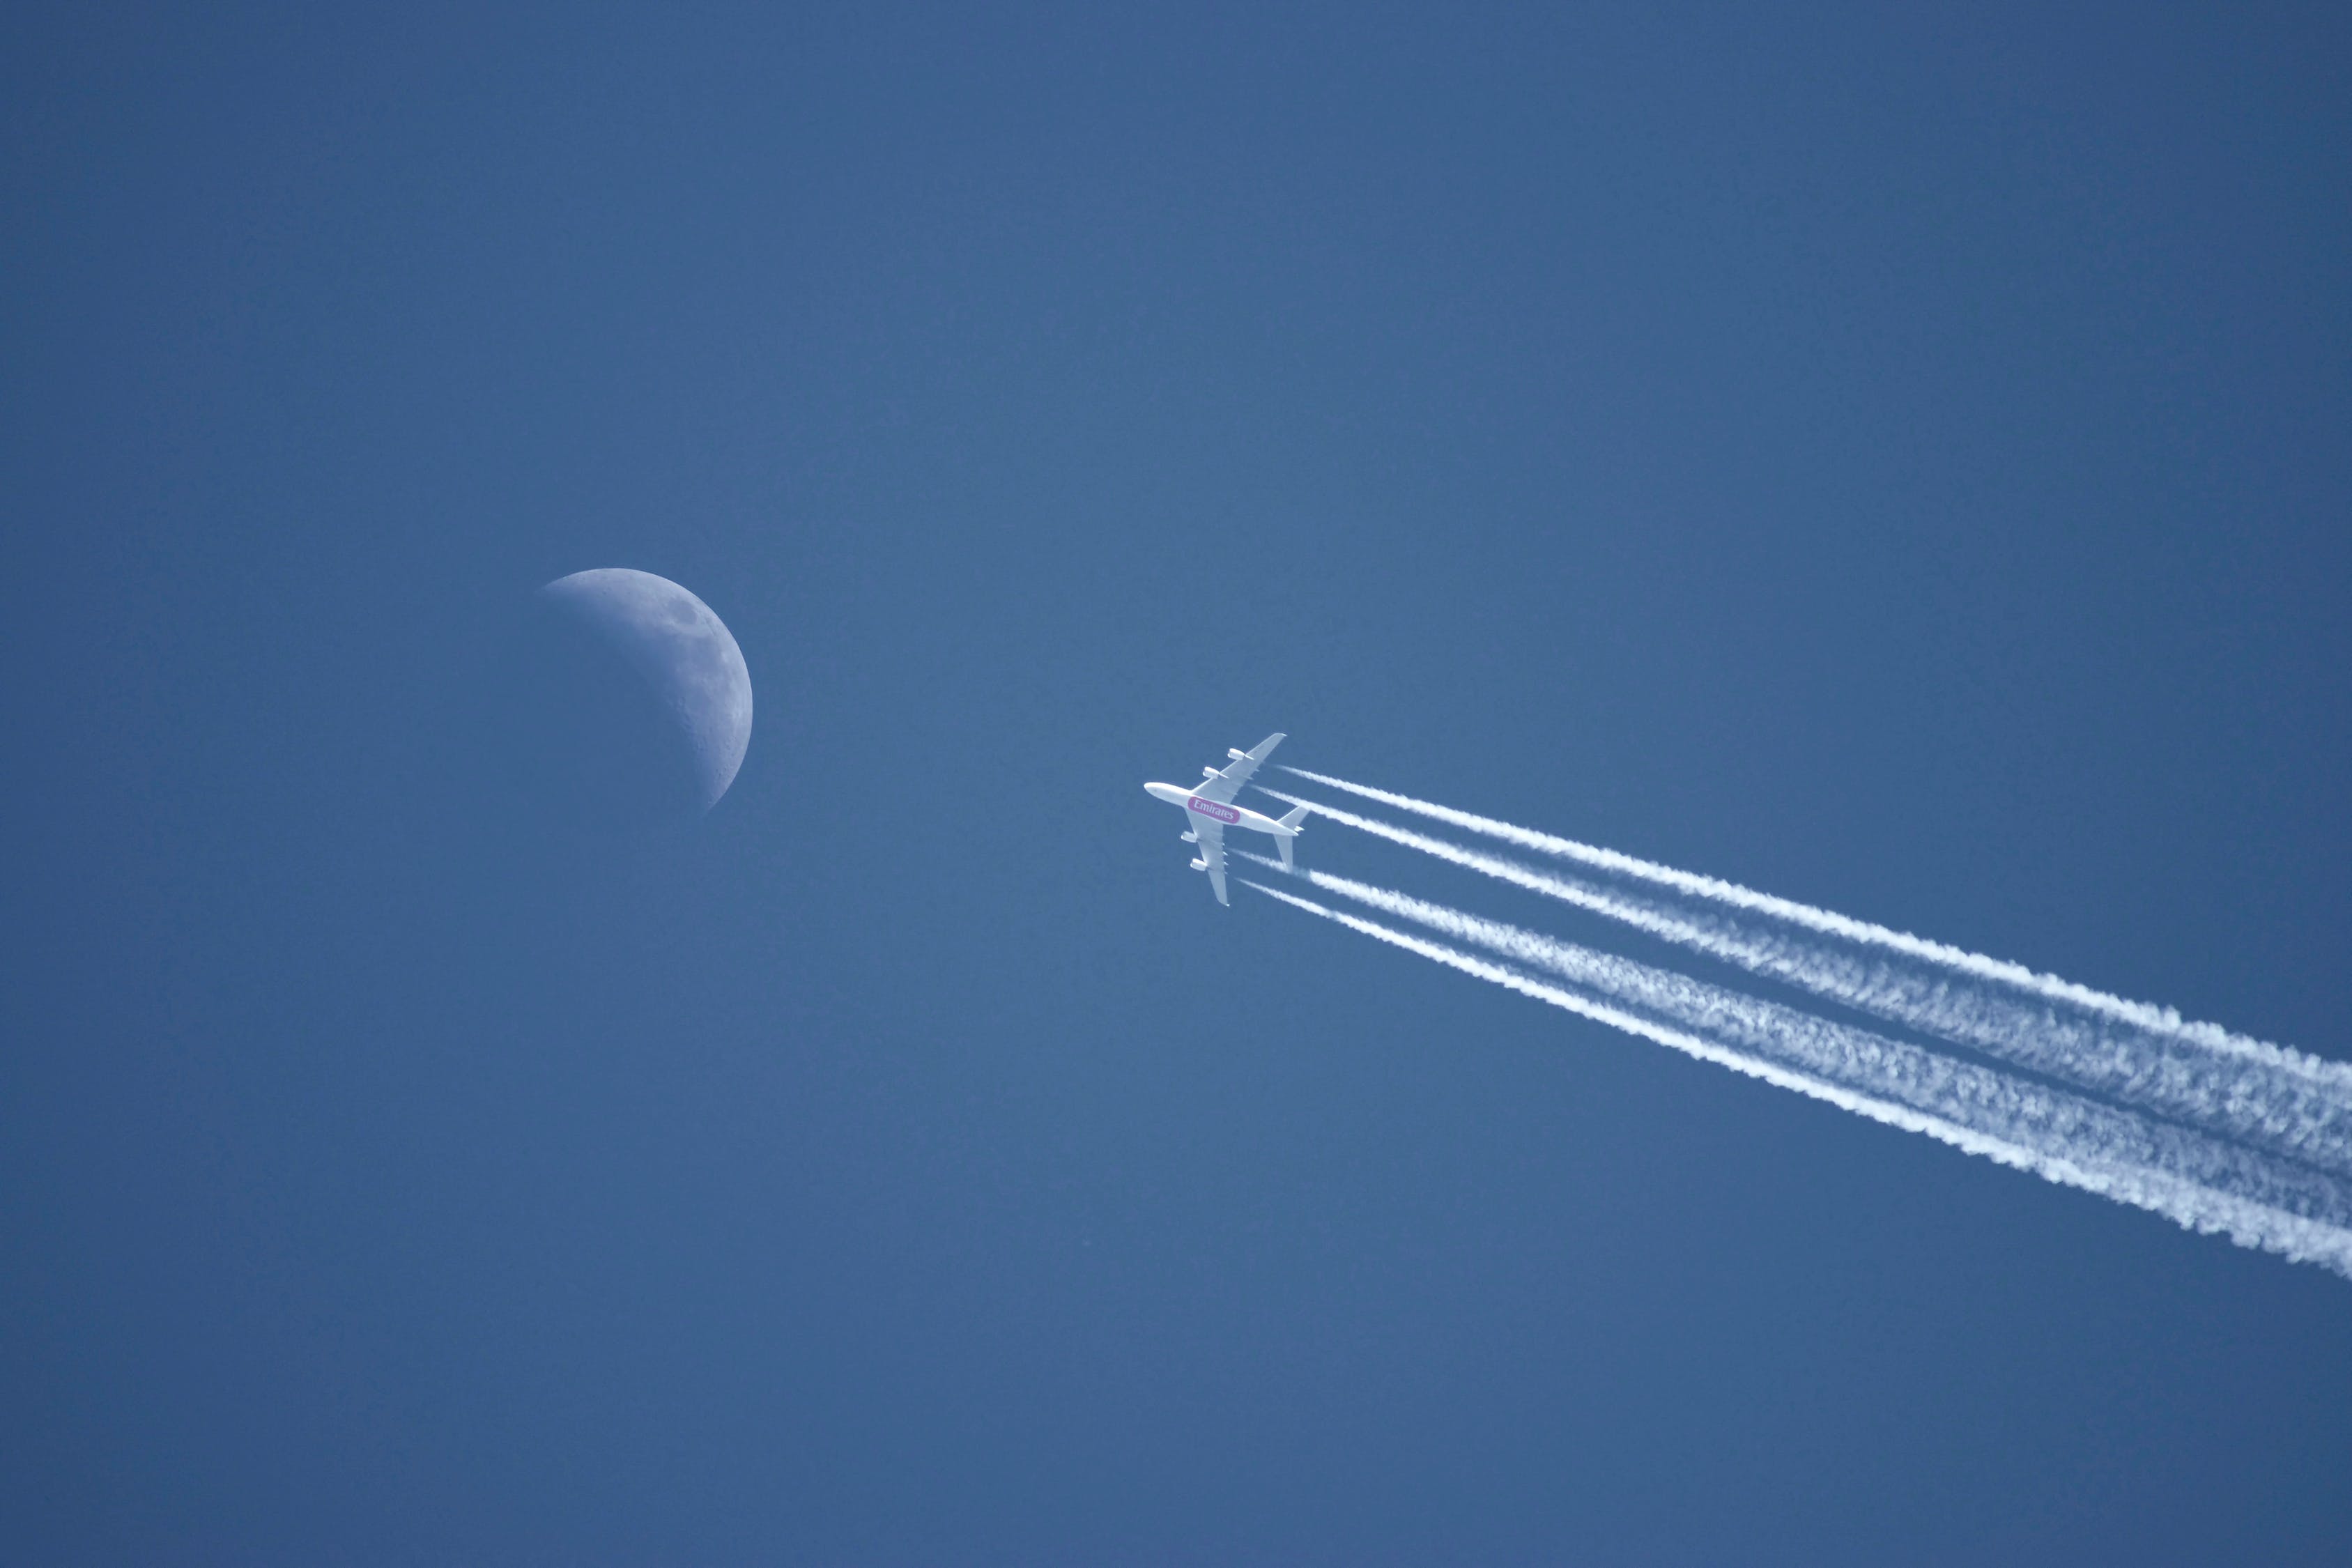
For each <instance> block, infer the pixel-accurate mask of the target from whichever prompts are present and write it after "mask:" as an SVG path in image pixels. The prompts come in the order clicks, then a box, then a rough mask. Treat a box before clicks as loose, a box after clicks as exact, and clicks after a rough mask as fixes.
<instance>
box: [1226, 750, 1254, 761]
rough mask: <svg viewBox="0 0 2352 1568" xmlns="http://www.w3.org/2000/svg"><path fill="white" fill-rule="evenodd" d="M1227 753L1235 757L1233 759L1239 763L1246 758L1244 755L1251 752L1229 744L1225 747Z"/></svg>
mask: <svg viewBox="0 0 2352 1568" xmlns="http://www.w3.org/2000/svg"><path fill="white" fill-rule="evenodd" d="M1225 755H1227V756H1229V757H1231V758H1233V760H1234V761H1235V762H1237V763H1238V762H1240V761H1241V760H1242V759H1243V758H1244V757H1246V756H1248V755H1249V753H1248V752H1244V751H1242V750H1240V749H1239V748H1237V747H1234V746H1227V747H1226V748H1225Z"/></svg>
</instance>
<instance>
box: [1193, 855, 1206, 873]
mask: <svg viewBox="0 0 2352 1568" xmlns="http://www.w3.org/2000/svg"><path fill="white" fill-rule="evenodd" d="M1208 868H1209V862H1208V861H1207V860H1206V859H1205V858H1203V859H1199V860H1195V861H1193V862H1192V869H1194V870H1195V871H1205V870H1207V869H1208Z"/></svg>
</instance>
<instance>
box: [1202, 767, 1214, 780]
mask: <svg viewBox="0 0 2352 1568" xmlns="http://www.w3.org/2000/svg"><path fill="white" fill-rule="evenodd" d="M1201 776H1202V778H1204V779H1213V778H1215V777H1216V776H1217V770H1216V769H1214V768H1202V770H1201Z"/></svg>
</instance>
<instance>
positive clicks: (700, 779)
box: [539, 566, 751, 811]
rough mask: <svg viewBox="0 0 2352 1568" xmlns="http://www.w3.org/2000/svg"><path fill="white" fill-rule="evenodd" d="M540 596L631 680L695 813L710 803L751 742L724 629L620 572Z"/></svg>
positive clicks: (604, 572) (735, 658)
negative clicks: (656, 721)
mask: <svg viewBox="0 0 2352 1568" xmlns="http://www.w3.org/2000/svg"><path fill="white" fill-rule="evenodd" d="M539 596H540V598H541V600H542V601H543V602H544V603H545V604H546V605H548V606H549V607H550V608H551V609H552V610H554V611H555V612H556V614H557V616H559V618H560V619H562V621H564V622H566V623H568V624H569V625H570V626H572V627H573V628H575V629H576V630H577V631H579V632H581V633H584V634H586V636H587V637H589V638H590V639H592V640H593V642H594V643H595V644H596V645H598V646H599V647H602V648H603V649H604V651H605V652H607V653H609V654H611V655H613V656H615V657H616V658H617V659H618V661H619V662H620V663H621V664H622V665H623V666H625V668H626V670H627V671H628V672H629V673H630V675H632V676H634V678H635V685H636V686H637V688H638V691H637V693H636V694H635V695H636V696H638V697H639V698H642V699H646V700H650V702H651V705H652V707H653V708H654V709H655V710H657V712H658V713H659V715H660V716H661V720H662V721H663V722H662V723H661V724H660V726H659V727H660V728H662V729H666V730H667V731H670V733H669V735H668V736H667V747H668V748H669V749H670V750H671V751H672V752H677V751H678V749H679V748H680V747H681V745H682V750H683V754H682V755H674V756H673V757H672V758H671V759H670V760H671V761H673V762H677V763H683V764H684V765H683V767H682V769H681V768H673V769H671V770H670V771H671V772H672V773H673V774H676V775H682V776H679V777H678V782H679V784H682V785H683V787H684V789H685V791H686V793H688V795H690V796H691V797H692V801H693V804H694V805H695V807H696V809H698V810H699V811H709V809H710V808H711V807H712V806H714V805H718V804H719V796H721V795H725V794H726V793H727V786H728V785H730V784H733V783H734V782H735V773H736V771H737V770H738V769H740V767H741V766H742V765H743V753H744V752H745V750H746V749H747V748H748V747H749V746H750V745H751V670H750V668H748V667H746V666H745V664H744V663H743V650H742V649H741V648H740V647H738V646H737V645H736V642H735V636H734V634H733V633H732V632H730V631H729V630H728V629H727V623H726V622H724V621H722V620H720V619H719V616H717V615H716V614H714V613H713V612H712V610H711V608H710V606H709V605H706V604H704V603H703V602H702V601H701V600H700V599H698V598H697V597H695V595H692V594H691V593H689V592H688V591H687V590H686V589H684V588H682V587H680V586H678V584H676V583H673V582H671V581H670V580H669V579H668V578H667V577H656V576H655V575H654V574H652V573H650V572H638V571H634V570H632V569H631V568H629V567H626V566H600V567H597V568H596V569H594V570H593V571H588V572H574V573H573V574H572V575H570V576H568V577H558V578H557V579H556V580H555V581H554V582H552V583H550V584H547V585H546V586H545V587H543V588H541V590H540V591H539ZM640 743H642V742H640ZM652 743H653V744H656V745H660V744H662V743H663V742H662V740H660V739H656V740H655V741H654V742H652ZM618 760H619V761H621V762H623V763H626V762H627V761H628V760H629V759H625V758H624V759H618Z"/></svg>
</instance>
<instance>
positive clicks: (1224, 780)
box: [1192, 732, 1282, 805]
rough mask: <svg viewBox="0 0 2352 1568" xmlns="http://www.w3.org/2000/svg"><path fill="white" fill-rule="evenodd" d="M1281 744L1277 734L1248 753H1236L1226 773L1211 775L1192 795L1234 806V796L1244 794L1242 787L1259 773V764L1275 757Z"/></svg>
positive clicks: (1269, 736) (1267, 738)
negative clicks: (1252, 776) (1253, 775)
mask: <svg viewBox="0 0 2352 1568" xmlns="http://www.w3.org/2000/svg"><path fill="white" fill-rule="evenodd" d="M1280 744H1282V736H1281V734H1280V733H1279V732H1276V733H1275V734H1272V735H1268V736H1267V737H1266V738H1265V740H1263V741H1260V742H1258V743H1257V744H1256V745H1255V746H1252V747H1251V748H1250V749H1249V750H1248V751H1246V752H1234V753H1233V759H1234V760H1233V761H1232V762H1231V763H1227V764H1226V765H1225V770H1224V772H1223V773H1211V774H1210V775H1209V776H1208V777H1207V778H1204V779H1202V781H1201V787H1200V788H1198V789H1196V790H1194V791H1193V792H1192V793H1193V794H1194V795H1199V796H1200V797H1201V798H1202V800H1213V801H1215V802H1216V803H1217V804H1219V805H1233V803H1234V796H1235V795H1239V794H1241V793H1242V785H1244V784H1247V783H1249V779H1250V774H1252V773H1255V772H1257V765H1258V763H1262V762H1264V761H1265V760H1266V758H1268V757H1270V756H1272V755H1274V749H1275V748H1276V746H1279V745H1280Z"/></svg>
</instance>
